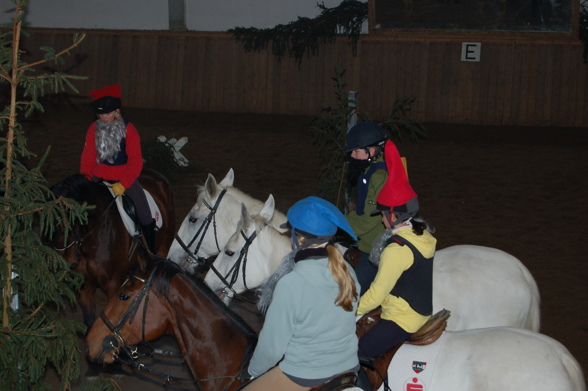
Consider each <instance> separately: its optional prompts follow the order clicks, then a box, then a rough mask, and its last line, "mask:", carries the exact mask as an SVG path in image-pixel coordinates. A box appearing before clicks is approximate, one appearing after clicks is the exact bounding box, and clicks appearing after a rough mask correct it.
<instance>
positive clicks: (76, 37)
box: [16, 34, 86, 71]
mask: <svg viewBox="0 0 588 391" xmlns="http://www.w3.org/2000/svg"><path fill="white" fill-rule="evenodd" d="M84 39H86V34H76V35H74V42H73V43H72V44H71V45H70V46H69V47H67V48H65V49H63V50H61V51H60V52H58V53H54V52H53V49H51V48H48V47H46V46H43V47H42V48H41V50H44V51H45V52H47V53H49V54H50V56H47V55H46V56H45V58H44V59H42V60H38V61H36V62H32V63H28V64H26V65H24V66H22V67H17V68H16V69H17V71H23V70H27V69H31V68H35V67H37V66H39V65H41V64H45V63H48V62H51V61H55V59H56V58H59V57H61V56H63V55H64V54H69V52H70V51H72V50H73V49H75V48H77V47H78V46H79V45H80V43H82V41H83V40H84Z"/></svg>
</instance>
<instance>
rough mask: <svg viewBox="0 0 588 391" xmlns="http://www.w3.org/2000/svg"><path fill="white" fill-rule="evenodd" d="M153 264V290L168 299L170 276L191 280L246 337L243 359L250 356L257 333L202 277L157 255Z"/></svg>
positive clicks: (200, 292)
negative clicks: (155, 266)
mask: <svg viewBox="0 0 588 391" xmlns="http://www.w3.org/2000/svg"><path fill="white" fill-rule="evenodd" d="M151 262H153V264H154V265H157V270H156V272H155V276H154V280H153V281H154V282H153V288H154V289H155V292H156V293H157V294H159V295H161V296H163V297H165V298H166V299H168V298H169V297H168V294H169V288H170V284H171V281H172V278H173V277H174V276H176V275H180V276H181V277H182V278H184V279H186V280H188V281H189V282H191V286H192V287H193V288H194V290H196V291H197V292H198V293H199V294H200V295H202V296H204V297H205V298H206V299H207V300H208V301H210V302H211V303H212V304H213V305H214V307H215V308H216V309H218V311H219V312H220V313H221V314H223V317H224V318H226V319H227V320H228V321H229V322H231V323H233V324H235V325H236V326H237V327H238V329H239V330H241V331H242V332H243V334H244V335H245V337H246V338H247V350H246V351H245V355H244V359H245V358H247V359H249V357H251V355H252V354H253V349H254V348H255V345H256V344H257V333H256V332H255V331H254V330H253V328H251V326H250V325H249V324H248V323H247V322H245V321H244V320H243V318H242V317H240V316H239V315H238V314H237V313H235V312H234V311H233V310H231V309H230V308H229V307H227V306H226V305H225V304H224V303H223V302H222V300H221V299H219V298H218V296H217V295H216V294H214V292H213V291H212V290H211V289H210V288H209V287H208V285H206V284H205V283H204V281H202V279H200V278H198V277H196V276H194V275H191V274H189V273H187V272H186V271H184V270H183V269H182V268H181V267H180V266H179V265H178V264H177V263H175V262H173V261H171V260H169V259H165V258H161V257H159V256H153V259H152V260H151Z"/></svg>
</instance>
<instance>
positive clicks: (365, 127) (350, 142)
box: [343, 121, 386, 152]
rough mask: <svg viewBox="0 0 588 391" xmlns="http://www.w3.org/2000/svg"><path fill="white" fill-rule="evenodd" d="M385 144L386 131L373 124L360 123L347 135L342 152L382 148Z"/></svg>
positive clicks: (367, 122)
mask: <svg viewBox="0 0 588 391" xmlns="http://www.w3.org/2000/svg"><path fill="white" fill-rule="evenodd" d="M385 142H386V131H385V130H384V129H382V127H381V126H378V125H377V124H375V123H373V122H369V121H366V122H360V123H358V124H356V125H354V126H353V127H352V128H351V129H349V132H348V133H347V144H345V146H344V147H343V152H351V151H353V150H354V149H358V148H367V147H371V146H378V147H382V146H383V145H384V143H385Z"/></svg>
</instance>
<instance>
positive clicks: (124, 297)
mask: <svg viewBox="0 0 588 391" xmlns="http://www.w3.org/2000/svg"><path fill="white" fill-rule="evenodd" d="M118 298H119V299H121V300H122V301H127V300H129V295H127V294H126V293H121V294H120V295H119V296H118Z"/></svg>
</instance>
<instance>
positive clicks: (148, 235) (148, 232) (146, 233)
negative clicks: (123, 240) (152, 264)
mask: <svg viewBox="0 0 588 391" xmlns="http://www.w3.org/2000/svg"><path fill="white" fill-rule="evenodd" d="M155 228H156V225H155V220H151V222H150V223H149V224H145V225H141V231H142V235H143V239H145V243H146V244H147V248H148V249H149V251H150V252H151V253H152V254H156V251H155V233H156V232H157V231H156V229H155Z"/></svg>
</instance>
